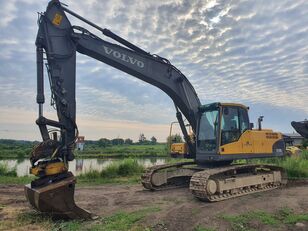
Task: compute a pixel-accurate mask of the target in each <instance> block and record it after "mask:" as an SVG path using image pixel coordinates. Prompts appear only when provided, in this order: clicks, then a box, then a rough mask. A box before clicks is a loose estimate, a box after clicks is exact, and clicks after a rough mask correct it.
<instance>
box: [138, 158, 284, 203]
mask: <svg viewBox="0 0 308 231" xmlns="http://www.w3.org/2000/svg"><path fill="white" fill-rule="evenodd" d="M141 182H142V185H143V186H144V188H146V189H149V190H164V189H170V188H178V187H189V189H190V190H191V192H192V194H193V195H194V196H195V197H196V198H198V199H200V200H202V201H209V202H215V201H222V200H226V199H229V198H234V197H239V196H243V195H247V194H252V193H257V192H262V191H267V190H272V189H275V188H278V187H281V186H283V185H285V184H286V183H287V176H286V173H285V171H284V170H283V168H280V167H277V166H273V165H263V164H243V165H240V164H236V165H229V166H224V167H204V166H198V165H197V164H195V163H194V162H184V163H176V164H166V165H158V166H153V167H151V168H148V169H147V170H146V172H145V173H144V174H143V175H142V177H141Z"/></svg>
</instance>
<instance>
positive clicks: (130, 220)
mask: <svg viewBox="0 0 308 231" xmlns="http://www.w3.org/2000/svg"><path fill="white" fill-rule="evenodd" d="M160 211H161V208H160V207H158V206H156V207H144V208H142V209H139V210H136V211H132V212H115V213H114V214H112V215H110V216H106V217H102V218H98V219H97V220H95V221H78V220H75V221H63V220H53V219H52V218H51V217H50V216H48V215H43V214H41V213H38V212H35V211H31V212H29V211H28V212H21V213H19V214H18V215H17V218H16V220H15V221H13V222H12V221H11V220H7V221H5V220H4V221H1V222H0V230H10V229H12V228H15V229H16V228H21V227H23V226H28V225H31V226H35V227H41V229H42V230H61V231H73V230H74V231H77V230H102V231H113V230H117V231H126V230H134V231H141V230H143V231H151V230H154V229H155V230H156V229H157V228H158V227H159V226H161V227H162V229H159V230H164V229H163V228H164V224H163V223H162V224H158V225H157V224H156V225H155V226H153V227H151V226H150V227H146V226H144V225H143V224H142V220H143V219H145V218H146V217H147V216H150V215H155V214H157V213H159V212H160ZM215 219H216V220H217V222H227V223H229V226H230V227H231V230H233V231H252V230H260V229H259V228H260V227H262V228H267V229H266V230H285V228H288V227H294V225H295V224H296V223H298V222H307V221H308V214H307V213H296V212H294V211H293V210H292V209H290V208H288V207H284V208H281V209H279V210H277V211H274V212H266V211H262V210H258V211H250V212H248V213H243V214H238V215H229V214H223V213H222V214H220V215H218V216H216V217H215ZM193 230H194V231H215V230H217V229H216V228H211V227H203V226H200V225H197V226H196V227H195V228H194V229H193ZM228 230H229V229H228ZM292 230H293V229H292Z"/></svg>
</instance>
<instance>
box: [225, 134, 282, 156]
mask: <svg viewBox="0 0 308 231" xmlns="http://www.w3.org/2000/svg"><path fill="white" fill-rule="evenodd" d="M281 139H282V134H281V133H279V132H273V130H269V129H262V130H247V131H245V132H244V133H243V134H242V135H241V136H240V138H239V139H238V140H236V141H234V142H231V143H228V144H225V145H222V146H220V148H219V150H220V152H219V153H220V154H221V155H228V154H231V155H232V154H236V155H237V154H254V155H258V154H262V155H263V154H269V155H272V153H273V146H274V144H275V143H276V142H277V141H280V140H281ZM276 151H277V150H276ZM278 151H281V152H283V150H278Z"/></svg>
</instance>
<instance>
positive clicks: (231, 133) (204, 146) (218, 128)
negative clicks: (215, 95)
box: [197, 103, 251, 160]
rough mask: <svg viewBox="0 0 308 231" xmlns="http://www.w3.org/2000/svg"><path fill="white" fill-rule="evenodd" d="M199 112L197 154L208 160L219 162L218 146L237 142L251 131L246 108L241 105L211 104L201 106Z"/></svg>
mask: <svg viewBox="0 0 308 231" xmlns="http://www.w3.org/2000/svg"><path fill="white" fill-rule="evenodd" d="M199 111H200V112H201V117H200V121H199V124H198V135H197V153H199V154H200V155H202V156H203V157H206V159H208V160H211V159H213V160H219V159H218V158H219V155H217V154H218V153H219V147H220V146H222V145H226V144H229V143H232V142H236V141H238V140H239V138H240V136H241V135H242V134H243V133H244V132H245V131H246V130H249V129H251V126H250V123H249V117H248V107H246V106H244V105H242V104H234V103H212V104H207V105H203V106H201V107H200V108H199ZM198 156H199V155H198ZM197 159H198V158H197ZM202 159H203V158H202Z"/></svg>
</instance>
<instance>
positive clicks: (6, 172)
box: [0, 163, 17, 176]
mask: <svg viewBox="0 0 308 231" xmlns="http://www.w3.org/2000/svg"><path fill="white" fill-rule="evenodd" d="M0 175H1V176H17V171H16V167H14V168H9V167H8V166H7V164H1V163H0Z"/></svg>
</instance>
